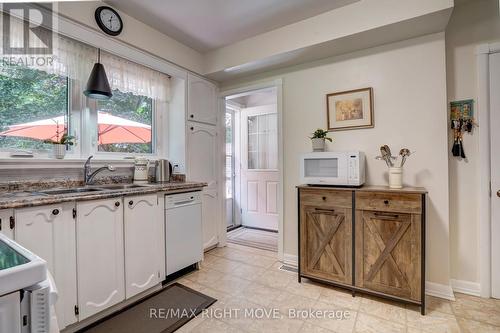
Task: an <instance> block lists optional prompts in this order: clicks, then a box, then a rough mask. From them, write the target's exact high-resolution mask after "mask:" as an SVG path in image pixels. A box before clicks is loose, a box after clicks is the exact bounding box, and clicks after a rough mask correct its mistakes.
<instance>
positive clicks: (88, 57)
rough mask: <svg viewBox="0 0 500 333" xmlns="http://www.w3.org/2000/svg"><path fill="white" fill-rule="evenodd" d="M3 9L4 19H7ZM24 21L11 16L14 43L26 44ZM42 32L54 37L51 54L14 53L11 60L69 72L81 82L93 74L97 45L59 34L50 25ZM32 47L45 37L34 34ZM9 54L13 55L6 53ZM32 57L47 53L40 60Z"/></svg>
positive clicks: (62, 73) (58, 72)
mask: <svg viewBox="0 0 500 333" xmlns="http://www.w3.org/2000/svg"><path fill="white" fill-rule="evenodd" d="M5 15H7V14H5V13H3V15H2V16H3V19H5ZM23 24H24V23H23V21H22V20H20V19H18V18H16V17H14V16H11V17H10V28H11V29H10V35H9V39H10V44H11V46H13V47H22V46H23V38H24V36H23V33H24V29H23ZM40 33H41V34H46V36H47V37H51V36H52V38H53V49H52V54H51V55H50V54H48V55H27V57H24V56H22V55H21V56H14V60H13V61H11V63H12V62H13V63H15V64H16V65H18V66H26V67H30V68H33V69H38V70H41V71H45V72H47V73H49V74H56V75H60V76H65V77H68V78H70V79H73V80H78V81H80V82H86V80H87V79H88V77H89V74H90V71H91V70H92V66H93V65H94V63H95V62H96V61H97V49H96V48H95V47H93V46H90V45H87V44H84V43H81V42H78V41H76V40H74V39H71V38H68V37H65V36H62V35H59V34H57V33H54V32H52V31H50V30H48V29H42V30H41V31H40ZM29 43H30V46H31V47H43V46H44V44H43V42H42V40H41V39H38V38H35V37H34V36H32V38H31V39H30V41H29ZM4 56H9V55H4ZM31 57H35V58H36V57H43V58H45V60H44V61H43V59H40V60H36V59H34V60H33V59H31Z"/></svg>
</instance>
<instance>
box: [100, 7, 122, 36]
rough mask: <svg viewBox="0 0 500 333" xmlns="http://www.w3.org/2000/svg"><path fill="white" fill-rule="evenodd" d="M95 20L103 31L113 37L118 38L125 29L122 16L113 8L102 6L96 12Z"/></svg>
mask: <svg viewBox="0 0 500 333" xmlns="http://www.w3.org/2000/svg"><path fill="white" fill-rule="evenodd" d="M95 20H96V22H97V25H98V26H99V28H101V30H102V31H104V32H105V33H107V34H108V35H111V36H118V35H119V34H120V33H121V32H122V29H123V21H122V18H121V17H120V15H119V14H118V13H117V11H116V10H114V9H113V8H111V7H108V6H101V7H98V8H97V9H96V10H95Z"/></svg>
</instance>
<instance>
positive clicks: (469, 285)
mask: <svg viewBox="0 0 500 333" xmlns="http://www.w3.org/2000/svg"><path fill="white" fill-rule="evenodd" d="M450 283H451V287H452V288H453V291H456V292H457V293H462V294H467V295H472V296H478V297H481V284H479V283H477V282H470V281H464V280H455V279H451V280H450Z"/></svg>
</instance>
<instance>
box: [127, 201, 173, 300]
mask: <svg viewBox="0 0 500 333" xmlns="http://www.w3.org/2000/svg"><path fill="white" fill-rule="evenodd" d="M124 204H125V208H124V227H125V284H126V286H125V295H126V298H130V297H132V296H134V295H137V294H139V293H141V292H143V291H145V290H147V289H149V288H151V287H153V286H155V285H157V284H158V283H160V281H162V280H163V279H164V278H165V240H164V239H165V237H164V232H163V230H164V223H163V210H162V208H161V207H160V205H159V200H158V196H157V195H156V194H151V195H138V196H130V197H125V198H124Z"/></svg>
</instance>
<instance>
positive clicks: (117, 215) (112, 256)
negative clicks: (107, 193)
mask: <svg viewBox="0 0 500 333" xmlns="http://www.w3.org/2000/svg"><path fill="white" fill-rule="evenodd" d="M122 205H123V204H122V198H113V199H106V200H99V201H86V202H77V204H76V206H77V207H76V210H77V220H76V258H77V271H78V308H79V319H80V320H83V319H85V318H88V317H90V316H92V315H94V314H96V313H98V312H100V311H102V310H104V309H106V308H109V307H110V306H113V305H115V304H117V303H119V302H121V301H123V300H124V299H125V276H124V261H125V259H124V247H123V246H124V245H123V207H122Z"/></svg>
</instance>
